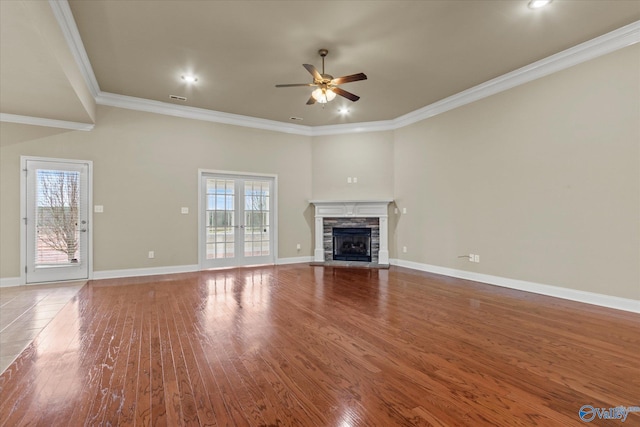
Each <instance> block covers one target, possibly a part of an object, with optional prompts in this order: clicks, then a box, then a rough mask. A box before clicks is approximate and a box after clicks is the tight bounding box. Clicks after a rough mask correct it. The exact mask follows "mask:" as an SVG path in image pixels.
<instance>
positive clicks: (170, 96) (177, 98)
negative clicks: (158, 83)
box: [169, 95, 187, 101]
mask: <svg viewBox="0 0 640 427" xmlns="http://www.w3.org/2000/svg"><path fill="white" fill-rule="evenodd" d="M169 98H171V99H173V100H176V101H186V100H187V98H185V97H184V96H178V95H169Z"/></svg>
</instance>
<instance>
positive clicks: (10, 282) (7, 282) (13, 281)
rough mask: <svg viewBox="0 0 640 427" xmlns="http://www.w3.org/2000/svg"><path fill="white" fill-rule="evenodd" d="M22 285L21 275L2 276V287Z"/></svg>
mask: <svg viewBox="0 0 640 427" xmlns="http://www.w3.org/2000/svg"><path fill="white" fill-rule="evenodd" d="M20 285H22V283H21V279H20V278H19V277H2V278H0V288H9V287H11V286H20Z"/></svg>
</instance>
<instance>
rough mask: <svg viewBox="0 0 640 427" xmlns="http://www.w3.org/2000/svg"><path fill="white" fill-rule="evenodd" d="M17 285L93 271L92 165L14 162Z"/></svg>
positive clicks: (67, 278)
mask: <svg viewBox="0 0 640 427" xmlns="http://www.w3.org/2000/svg"><path fill="white" fill-rule="evenodd" d="M20 169H21V171H20V172H21V173H20V266H21V271H20V283H21V284H38V283H45V282H65V281H71V280H86V279H90V278H91V277H92V272H93V218H92V214H91V209H90V208H91V206H92V204H93V191H92V188H93V162H91V161H88V160H69V159H54V158H45V157H31V156H21V157H20Z"/></svg>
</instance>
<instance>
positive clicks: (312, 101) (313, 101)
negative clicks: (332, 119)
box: [307, 96, 316, 105]
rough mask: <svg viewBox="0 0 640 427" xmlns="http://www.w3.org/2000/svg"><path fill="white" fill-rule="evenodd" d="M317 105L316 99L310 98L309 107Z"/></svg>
mask: <svg viewBox="0 0 640 427" xmlns="http://www.w3.org/2000/svg"><path fill="white" fill-rule="evenodd" d="M315 103H316V99H315V98H314V97H313V96H311V97H309V100H308V101H307V105H313V104H315Z"/></svg>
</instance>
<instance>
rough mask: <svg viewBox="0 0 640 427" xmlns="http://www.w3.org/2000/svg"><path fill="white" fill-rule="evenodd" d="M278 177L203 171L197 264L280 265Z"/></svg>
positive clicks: (199, 188) (249, 173)
mask: <svg viewBox="0 0 640 427" xmlns="http://www.w3.org/2000/svg"><path fill="white" fill-rule="evenodd" d="M277 194H278V176H277V175H272V174H257V173H251V172H230V171H220V170H208V169H199V170H198V268H199V269H200V270H206V269H211V268H223V267H241V266H250V265H264V264H275V263H276V260H277V259H278V212H277V206H278V198H277Z"/></svg>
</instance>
